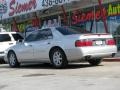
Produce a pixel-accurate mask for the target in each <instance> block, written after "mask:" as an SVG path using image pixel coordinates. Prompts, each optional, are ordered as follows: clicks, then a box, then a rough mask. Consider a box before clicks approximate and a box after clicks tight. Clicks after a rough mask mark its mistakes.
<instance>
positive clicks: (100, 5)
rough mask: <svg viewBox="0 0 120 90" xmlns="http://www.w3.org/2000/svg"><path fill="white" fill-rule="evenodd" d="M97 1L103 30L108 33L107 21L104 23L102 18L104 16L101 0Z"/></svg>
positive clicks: (104, 20)
mask: <svg viewBox="0 0 120 90" xmlns="http://www.w3.org/2000/svg"><path fill="white" fill-rule="evenodd" d="M98 3H99V8H100V12H101V17H102V20H103V23H104V27H105V31H106V33H109V32H108V27H107V23H106V19H104V16H103V14H102V13H103V7H102V0H98Z"/></svg>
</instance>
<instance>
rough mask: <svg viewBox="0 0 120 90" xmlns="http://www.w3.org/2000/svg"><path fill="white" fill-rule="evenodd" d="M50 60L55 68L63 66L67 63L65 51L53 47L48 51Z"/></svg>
mask: <svg viewBox="0 0 120 90" xmlns="http://www.w3.org/2000/svg"><path fill="white" fill-rule="evenodd" d="M50 60H51V63H52V65H53V66H54V67H55V68H63V67H65V66H67V64H68V61H67V58H66V55H65V53H64V52H63V51H62V50H61V49H59V48H55V49H53V50H52V51H51V52H50Z"/></svg>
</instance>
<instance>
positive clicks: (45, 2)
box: [3, 0, 75, 19]
mask: <svg viewBox="0 0 120 90" xmlns="http://www.w3.org/2000/svg"><path fill="white" fill-rule="evenodd" d="M72 1H75V0H7V6H6V8H7V12H6V13H5V14H4V15H3V19H6V18H11V17H15V16H20V15H23V14H27V13H32V12H36V11H38V10H43V9H48V8H50V7H53V6H54V5H62V4H65V3H70V2H72Z"/></svg>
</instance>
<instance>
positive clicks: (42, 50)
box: [33, 28, 53, 61]
mask: <svg viewBox="0 0 120 90" xmlns="http://www.w3.org/2000/svg"><path fill="white" fill-rule="evenodd" d="M36 40H37V41H36V42H35V43H34V45H33V47H34V56H35V58H36V59H37V60H43V61H47V60H48V59H49V49H50V48H51V45H52V43H51V42H52V40H53V35H52V31H51V29H49V28H48V29H43V30H41V31H39V33H38V34H37V39H36Z"/></svg>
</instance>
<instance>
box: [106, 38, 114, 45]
mask: <svg viewBox="0 0 120 90" xmlns="http://www.w3.org/2000/svg"><path fill="white" fill-rule="evenodd" d="M106 44H107V45H116V43H115V40H114V39H108V40H106Z"/></svg>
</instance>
